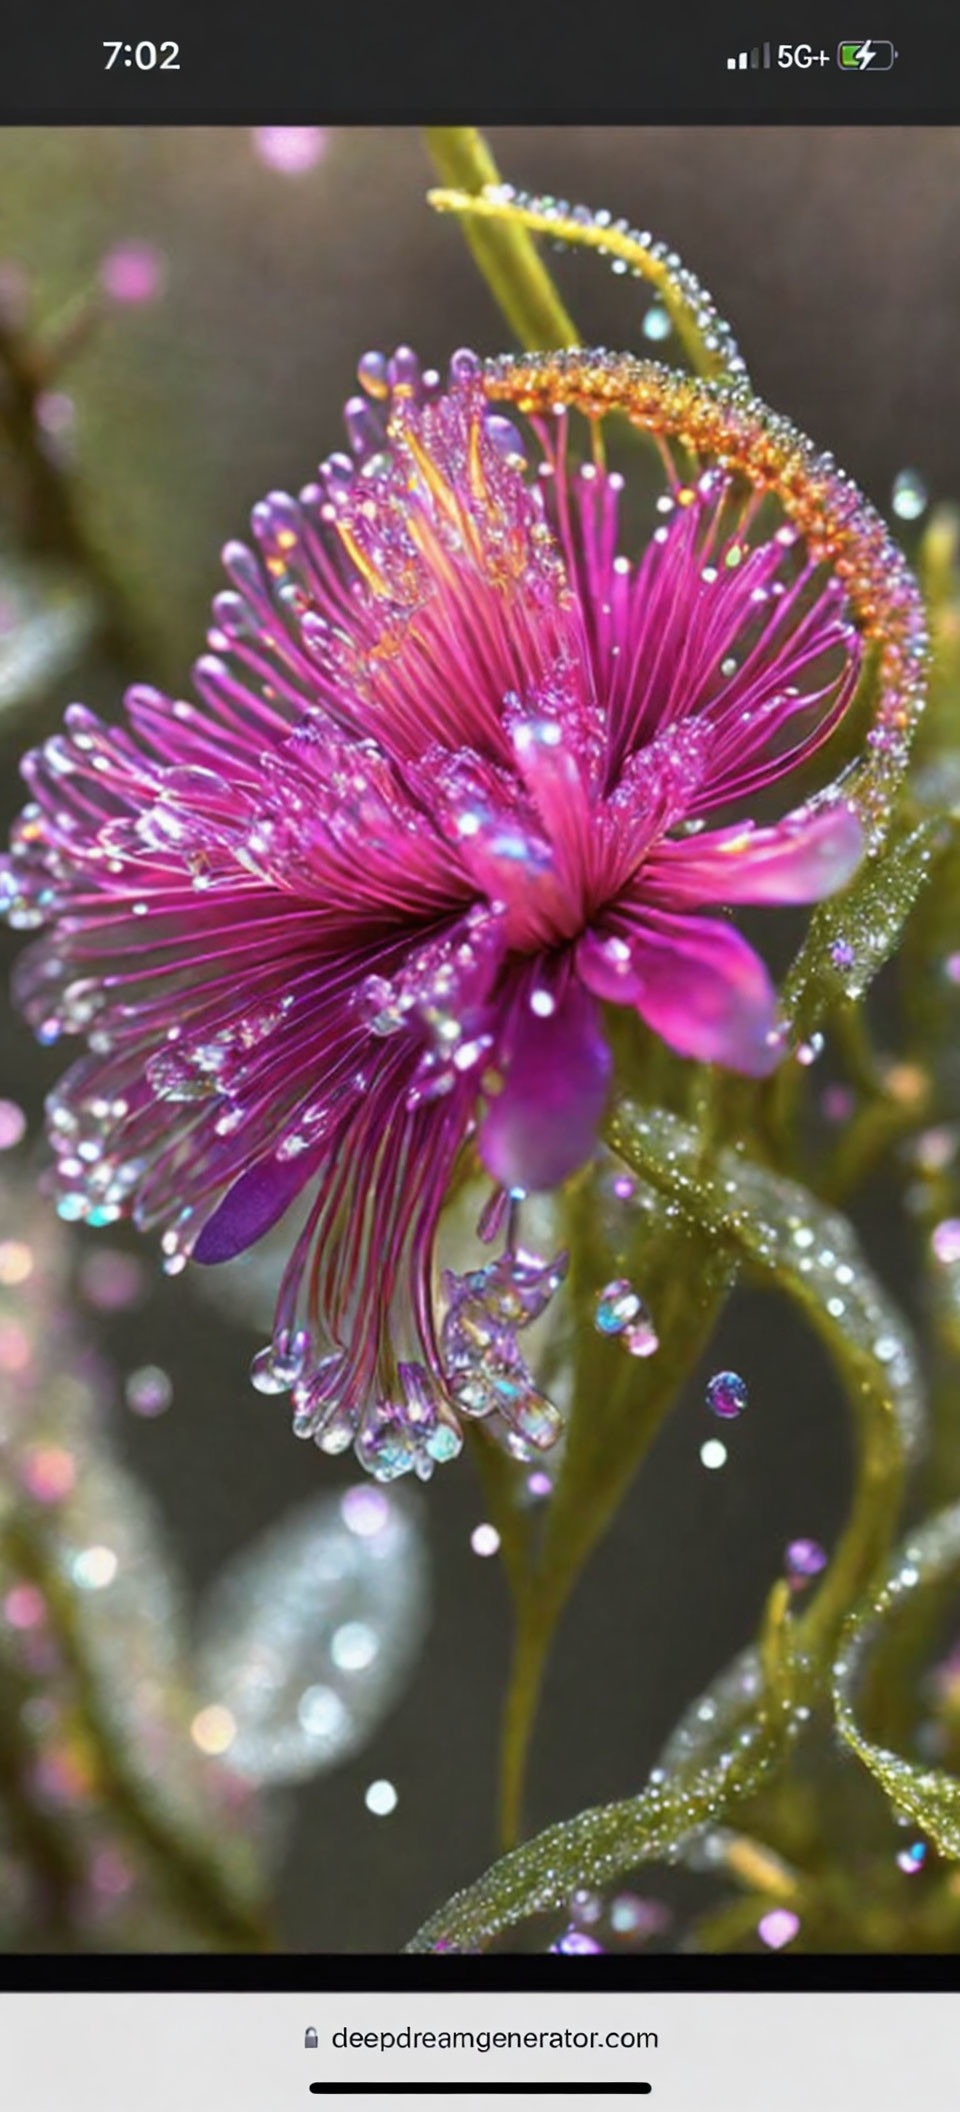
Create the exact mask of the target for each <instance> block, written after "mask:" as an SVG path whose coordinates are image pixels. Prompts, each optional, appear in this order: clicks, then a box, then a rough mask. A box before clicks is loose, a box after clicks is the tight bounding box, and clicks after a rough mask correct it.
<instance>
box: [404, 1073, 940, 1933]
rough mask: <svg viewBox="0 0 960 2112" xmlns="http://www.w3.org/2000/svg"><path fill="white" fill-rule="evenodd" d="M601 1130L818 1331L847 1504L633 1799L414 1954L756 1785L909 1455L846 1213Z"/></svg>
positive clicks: (642, 1131) (511, 1913)
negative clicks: (804, 1596)
mask: <svg viewBox="0 0 960 2112" xmlns="http://www.w3.org/2000/svg"><path fill="white" fill-rule="evenodd" d="M609 1137H610V1142H611V1144H612V1145H613V1147H614V1149H615V1150H616V1151H617V1152H618V1153H619V1154H620V1156H621V1157H622V1158H623V1159H624V1160H625V1161H626V1162H627V1164H628V1165H630V1166H631V1167H632V1168H633V1169H634V1171H635V1172H636V1173H637V1174H638V1175H639V1176H640V1178H641V1179H642V1180H643V1181H645V1182H648V1183H649V1184H650V1186H651V1187H655V1188H656V1189H657V1191H658V1193H659V1194H660V1195H661V1197H662V1198H663V1199H664V1201H665V1203H667V1204H668V1205H669V1207H670V1209H671V1210H672V1211H673V1212H674V1213H675V1219H674V1221H675V1222H676V1223H677V1224H678V1225H679V1224H681V1223H682V1222H689V1223H691V1224H693V1225H694V1226H695V1227H696V1228H697V1230H698V1236H699V1237H700V1238H701V1239H703V1240H704V1241H705V1243H706V1244H705V1251H706V1250H707V1247H709V1249H710V1250H711V1251H713V1253H714V1255H715V1257H726V1259H727V1261H728V1263H733V1264H736V1265H738V1266H739V1267H740V1268H741V1269H743V1270H744V1271H747V1272H749V1273H750V1274H751V1275H752V1276H754V1277H755V1278H758V1279H759V1280H760V1281H761V1282H767V1283H768V1284H769V1285H770V1286H771V1287H776V1288H778V1289H780V1290H781V1291H782V1292H785V1293H786V1294H787V1295H788V1296H789V1297H790V1298H792V1299H793V1301H794V1302H795V1303H796V1304H797V1305H798V1306H799V1307H800V1309H801V1310H802V1311H803V1312H804V1313H805V1314H806V1315H807V1317H808V1318H809V1320H810V1322H811V1324H812V1325H813V1326H814V1327H815V1328H816V1330H817V1332H818V1333H819V1334H820V1335H821V1336H822V1338H823V1340H824V1341H825V1343H826V1345H827V1347H828V1349H829V1351H830V1353H831V1355H832V1357H833V1359H834V1362H835V1364H836V1366H837V1369H838V1371H839V1374H840V1376H841V1378H842V1380H843V1382H844V1386H845V1389H846V1392H847V1394H848V1397H849V1399H850V1402H851V1405H852V1407H853V1409H854V1412H855V1422H856V1434H857V1454H858V1459H857V1478H856V1485H855V1492H854V1499H853V1504H852V1507H851V1512H850V1517H849V1519H848V1522H847V1526H846V1529H845V1531H844V1533H843V1534H842V1536H841V1539H840V1541H839V1544H838V1546H837V1548H836V1551H835V1553H834V1556H833V1559H832V1561H831V1563H830V1565H829V1568H828V1569H827V1571H826V1572H825V1575H824V1578H823V1581H822V1583H821V1585H820V1588H819V1590H818V1591H817V1593H816V1595H815V1597H814V1599H813V1601H812V1603H811V1605H810V1606H809V1608H808V1610H807V1611H806V1612H805V1613H804V1614H803V1616H802V1618H800V1619H799V1620H797V1621H796V1622H794V1621H792V1620H791V1619H790V1617H789V1614H788V1603H787V1597H786V1593H785V1591H784V1588H783V1584H782V1581H781V1583H779V1584H778V1585H777V1586H776V1587H775V1588H774V1591H773V1592H772V1593H771V1597H770V1601H769V1605H768V1609H767V1616H766V1621H765V1624H764V1629H763V1633H762V1635H761V1637H760V1640H759V1642H758V1645H757V1647H756V1649H754V1650H750V1651H747V1652H745V1653H743V1654H742V1655H741V1656H740V1657H739V1658H738V1659H737V1660H736V1662H735V1664H734V1665H733V1666H732V1667H731V1668H730V1669H729V1670H728V1671H727V1672H725V1673H724V1674H723V1675H722V1677H721V1678H720V1680H718V1682H717V1683H716V1685H715V1686H714V1687H713V1689H712V1690H711V1691H710V1692H709V1693H708V1694H707V1695H706V1696H705V1697H703V1699H702V1700H701V1701H700V1702H698V1704H697V1705H696V1708H695V1709H694V1710H692V1711H691V1712H690V1713H689V1714H688V1716H687V1717H685V1718H684V1719H683V1721H682V1722H681V1724H680V1726H679V1727H678V1729H677V1731H676V1732H675V1733H674V1735H673V1738H672V1739H671V1740H670V1742H669V1745H668V1746H667V1748H666V1751H665V1753H664V1756H663V1762H662V1765H661V1767H660V1768H657V1769H655V1770H654V1772H653V1774H652V1775H651V1776H650V1779H649V1781H648V1783H647V1785H646V1787H645V1788H644V1789H643V1790H642V1791H641V1792H640V1794H639V1796H636V1797H630V1798H625V1799H623V1800H622V1801H621V1802H619V1803H617V1804H612V1805H608V1806H604V1807H600V1808H598V1809H595V1810H592V1811H587V1812H583V1813H581V1814H580V1816H579V1817H578V1818H575V1819H572V1820H570V1821H568V1822H567V1823H565V1824H563V1825H559V1826H551V1827H550V1828H548V1830H547V1831H546V1832H545V1833H542V1834H540V1835H538V1836H537V1838H536V1839H535V1840H533V1841H530V1842H529V1843H527V1844H526V1845H525V1846H523V1847H522V1848H519V1849H516V1850H514V1852H513V1853H512V1854H510V1855H508V1856H506V1857H504V1858H503V1859H502V1860H501V1861H500V1862H499V1863H497V1864H495V1865H494V1867H493V1869H492V1870H490V1871H488V1873H487V1875H486V1876H485V1877H484V1878H482V1879H481V1880H480V1881H479V1883H478V1884H476V1885H474V1886H472V1887H471V1888H470V1889H469V1890H468V1891H466V1892H463V1893H460V1894H458V1895H457V1897H456V1898H455V1899H454V1900H452V1901H451V1902H450V1903H449V1904H448V1905H447V1906H446V1907H445V1908H443V1909H442V1910H441V1911H440V1913H439V1914H437V1915H435V1916H434V1917H433V1918H432V1920H431V1921H430V1922H428V1923H427V1925H426V1927H425V1928H424V1929H422V1930H421V1931H420V1933H419V1935H418V1936H417V1937H415V1938H414V1941H413V1943H412V1945H411V1946H410V1948H411V1949H413V1950H429V1949H432V1948H434V1947H435V1946H436V1945H438V1944H443V1945H445V1946H447V1947H451V1948H457V1947H460V1948H468V1949H469V1948H472V1947H474V1946H476V1945H478V1944H483V1943H485V1942H488V1941H489V1940H490V1939H491V1938H492V1937H494V1936H496V1935H498V1934H500V1933H502V1931H503V1930H505V1929H507V1928H509V1927H511V1926H513V1925H514V1924H516V1923H517V1922H519V1921H522V1920H523V1919H525V1917H526V1916H528V1915H530V1914H535V1913H538V1912H542V1911H544V1910H546V1909H551V1908H555V1907H559V1906H560V1905H561V1904H562V1903H563V1901H564V1900H565V1899H566V1898H567V1897H568V1896H569V1893H570V1892H571V1891H572V1890H574V1889H575V1888H576V1886H578V1885H582V1884H590V1883H602V1884H605V1883H608V1882H609V1881H610V1880H611V1879H613V1878H615V1877H617V1876H619V1875H621V1874H622V1873H624V1872H626V1871H628V1870H630V1869H632V1868H634V1867H635V1866H636V1865H637V1864H638V1863H640V1862H644V1861H650V1860H655V1859H659V1858H662V1857H663V1856H667V1857H668V1858H669V1857H673V1856H675V1855H677V1854H679V1853H680V1852H681V1851H682V1849H683V1847H684V1845H685V1843H686V1842H688V1841H689V1840H690V1838H691V1837H692V1835H694V1834H695V1833H696V1831H697V1830H698V1829H699V1828H702V1827H706V1826H713V1825H715V1824H716V1823H718V1822H723V1821H724V1820H725V1819H726V1818H727V1817H728V1816H729V1814H730V1813H731V1811H732V1810H734V1809H735V1808H737V1807H739V1806H740V1805H741V1804H742V1803H743V1802H745V1801H746V1800H747V1799H748V1798H749V1797H751V1796H752V1795H753V1794H754V1793H755V1791H756V1790H758V1789H759V1788H760V1787H761V1786H762V1785H763V1783H764V1782H765V1781H766V1780H767V1779H768V1778H769V1776H770V1775H771V1774H772V1773H773V1772H774V1771H775V1769H776V1768H777V1766H778V1765H779V1764H780V1762H781V1760H782V1759H783V1757H784V1755H785V1753H786V1752H787V1750H788V1748H789V1746H790V1744H791V1742H792V1740H793V1739H794V1738H795V1737H796V1736H797V1735H798V1733H799V1729H800V1726H801V1725H802V1723H803V1721H804V1720H805V1717H806V1714H807V1713H809V1711H810V1709H811V1708H812V1707H813V1706H814V1705H815V1704H816V1703H817V1701H818V1700H819V1699H821V1697H822V1695H823V1694H824V1692H825V1691H826V1690H827V1687H828V1682H829V1676H830V1674H829V1666H830V1660H831V1657H832V1654H833V1650H834V1646H835V1642H836V1637H837V1633H838V1630H839V1628H840V1625H841V1623H842V1621H843V1619H844V1616H845V1614H846V1612H847V1609H848V1608H849V1606H850V1603H851V1601H852V1600H853V1599H854V1598H855V1597H856V1596H857V1595H858V1594H859V1593H861V1592H862V1591H863V1590H864V1589H865V1588H866V1587H867V1585H868V1584H869V1582H870V1579H871V1578H872V1577H873V1576H874V1575H875V1574H876V1571H877V1568H878V1565H879V1564H880V1563H881V1562H882V1561H883V1559H884V1556H885V1553H886V1550H887V1548H888V1547H889V1544H890V1540H891V1537H892V1533H893V1529H894V1524H895V1520H896V1515H897V1511H898V1508H899V1502H900V1496H901V1490H902V1482H903V1472H904V1466H905V1461H906V1459H907V1457H908V1456H909V1455H910V1453H911V1452H912V1451H914V1450H915V1448H916V1446H917V1442H918V1439H919V1436H920V1434H921V1429H922V1421H921V1393H920V1382H919V1375H918V1371H917V1365H916V1358H915V1355H914V1350H913V1345H912V1342H911V1340H910V1337H909V1333H908V1331H907V1329H906V1328H905V1326H904V1323H903V1321H902V1319H901V1317H900V1315H899V1313H898V1311H897V1309H896V1307H895V1306H894V1304H893V1302H892V1301H891V1300H890V1299H889V1297H888V1296H887V1294H886V1292H885V1291H884V1290H883V1289H882V1287H881V1286H880V1284H879V1283H878V1282H877V1280H876V1278H875V1277H874V1276H873V1274H872V1272H871V1270H870V1269H869V1267H868V1266H867V1264H866V1262H865V1261H864V1259H863V1257H862V1255H861V1253H860V1250H859V1247H858V1245H857V1242H856V1240H855V1238H854V1235H853V1232H852V1231H851V1228H850V1226H849V1225H848V1224H847V1222H846V1220H845V1218H843V1217H842V1216H840V1215H839V1214H838V1213H837V1212H835V1211H832V1210H827V1209H824V1208H823V1206H822V1205H821V1204H820V1203H818V1202H817V1201H816V1199H815V1198H814V1197H813V1196H811V1195H809V1194H808V1193H807V1191H806V1190H805V1189H803V1188H801V1187H800V1186H798V1185H797V1184H796V1183H795V1182H792V1181H786V1180H783V1179H781V1178H779V1177H778V1176H777V1175H776V1174H773V1173H771V1172H769V1171H768V1169H766V1168H765V1167H762V1166H758V1165H756V1164H753V1163H752V1162H751V1161H749V1160H748V1159H746V1158H745V1157H744V1156H743V1155H742V1154H741V1153H739V1152H737V1151H721V1152H719V1153H718V1154H717V1155H716V1156H715V1157H712V1158H711V1157H710V1156H709V1155H708V1154H707V1153H706V1152H705V1150H704V1146H703V1142H702V1139H701V1137H700V1135H699V1133H698V1132H697V1131H696V1130H694V1129H693V1128H691V1127H690V1125H689V1124H686V1123H684V1122H681V1121H680V1120H679V1119H678V1118H677V1117H676V1116H674V1115H671V1114H668V1113H666V1112H665V1111H664V1110H642V1109H639V1108H636V1107H633V1106H631V1105H625V1106H624V1107H621V1108H619V1109H618V1110H617V1111H616V1113H615V1114H614V1116H613V1117H612V1119H611V1123H610V1126H609ZM572 1487H573V1484H572V1480H571V1490H572ZM629 1676H630V1668H629V1667H625V1677H629Z"/></svg>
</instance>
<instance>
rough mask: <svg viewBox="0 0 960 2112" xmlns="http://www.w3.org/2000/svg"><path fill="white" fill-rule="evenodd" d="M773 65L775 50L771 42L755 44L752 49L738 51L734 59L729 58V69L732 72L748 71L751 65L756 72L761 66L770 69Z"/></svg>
mask: <svg viewBox="0 0 960 2112" xmlns="http://www.w3.org/2000/svg"><path fill="white" fill-rule="evenodd" d="M772 65H773V51H772V48H771V46H770V45H769V44H754V46H753V49H752V50H751V51H738V52H736V53H735V54H734V56H733V58H732V59H728V60H727V70H728V72H730V73H738V72H739V73H746V72H747V71H748V69H749V68H750V67H752V68H753V69H754V71H755V72H756V71H758V70H759V69H760V68H761V67H763V68H765V69H768V68H769V67H771V66H772Z"/></svg>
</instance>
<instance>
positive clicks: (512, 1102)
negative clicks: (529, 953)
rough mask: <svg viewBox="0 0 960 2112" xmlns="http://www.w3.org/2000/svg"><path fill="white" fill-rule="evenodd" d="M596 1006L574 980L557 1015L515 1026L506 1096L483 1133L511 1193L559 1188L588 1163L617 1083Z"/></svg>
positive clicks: (524, 1017) (489, 1159)
mask: <svg viewBox="0 0 960 2112" xmlns="http://www.w3.org/2000/svg"><path fill="white" fill-rule="evenodd" d="M610 1070H611V1058H610V1051H609V1049H608V1047H607V1044H606V1042H605V1040H604V1037H603V1034H602V1032H601V1030H600V1021H599V1018H598V1014H597V1007H596V1005H595V1004H594V1002H593V999H592V998H591V997H589V996H588V995H587V993H586V991H585V990H584V989H583V987H582V985H581V984H580V983H579V982H577V981H576V979H575V978H573V977H571V978H570V980H569V981H568V983H567V986H566V990H565V992H564V994H563V996H562V998H561V999H560V1001H559V1003H558V1005H557V1009H556V1011H555V1012H553V1013H552V1014H550V1016H549V1017H547V1018H543V1017H540V1016H538V1014H537V1013H535V1012H533V1011H531V1010H530V1007H529V1003H528V1002H527V1001H526V999H525V1000H524V1003H523V1008H522V1010H521V1011H520V1012H519V1015H518V1016H516V1017H515V1021H514V1022H513V1023H512V1032H511V1034H510V1044H509V1051H508V1053H507V1054H506V1055H505V1057H504V1071H505V1074H506V1075H505V1083H504V1087H503V1091H502V1092H501V1093H499V1094H498V1095H497V1098H496V1099H495V1100H492V1101H491V1103H490V1106H489V1108H488V1110H487V1113H486V1116H485V1118H484V1121H483V1123H482V1126H481V1129H480V1156H481V1158H482V1160H483V1163H484V1165H485V1166H486V1167H487V1169H488V1171H489V1172H490V1173H492V1174H493V1175H494V1177H495V1178H496V1179H497V1180H498V1181H502V1183H503V1185H504V1187H506V1188H534V1189H535V1188H555V1187H556V1186H557V1184H558V1182H560V1181H563V1180H566V1178H567V1175H568V1174H570V1173H573V1172H574V1171H575V1169H576V1168H577V1167H578V1166H582V1164H583V1162H584V1160H585V1159H587V1158H589V1156H590V1153H591V1151H592V1150H593V1147H594V1144H595V1142H596V1136H597V1127H598V1124H599V1122H600V1117H601V1115H602V1114H603V1108H604V1103H605V1101H606V1097H607V1086H608V1084H609V1080H610Z"/></svg>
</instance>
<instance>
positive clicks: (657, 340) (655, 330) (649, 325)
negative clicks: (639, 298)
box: [641, 301, 673, 345]
mask: <svg viewBox="0 0 960 2112" xmlns="http://www.w3.org/2000/svg"><path fill="white" fill-rule="evenodd" d="M641 327H642V329H643V334H644V337H645V338H647V339H648V340H649V342H650V343H651V344H652V345H662V343H663V341H664V339H665V338H667V337H669V335H670V331H671V329H672V327H673V326H672V324H671V321H670V317H669V315H668V314H667V311H666V309H665V308H661V306H660V303H659V301H653V302H652V303H651V305H650V307H649V308H648V309H647V312H646V315H645V316H644V318H643V323H642V326H641Z"/></svg>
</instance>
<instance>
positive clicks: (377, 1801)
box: [363, 1776, 400, 1819]
mask: <svg viewBox="0 0 960 2112" xmlns="http://www.w3.org/2000/svg"><path fill="white" fill-rule="evenodd" d="M363 1801H364V1803H365V1805H366V1807H367V1810H368V1811H372V1813H373V1816H374V1818H375V1819H388V1818H389V1817H390V1813H391V1812H392V1811H396V1808H397V1805H398V1803H399V1801H400V1799H399V1797H398V1796H397V1792H396V1790H395V1788H394V1786H393V1783H392V1782H388V1781H387V1779H386V1776H381V1777H380V1778H379V1779H378V1780H377V1781H376V1782H371V1783H370V1784H369V1786H368V1787H367V1789H366V1790H365V1791H364V1798H363Z"/></svg>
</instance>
